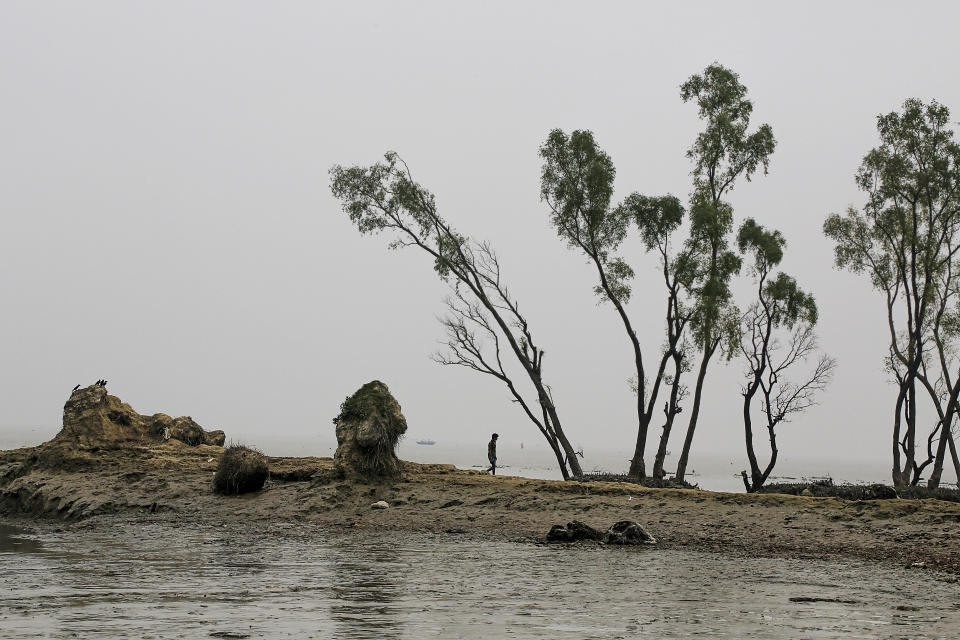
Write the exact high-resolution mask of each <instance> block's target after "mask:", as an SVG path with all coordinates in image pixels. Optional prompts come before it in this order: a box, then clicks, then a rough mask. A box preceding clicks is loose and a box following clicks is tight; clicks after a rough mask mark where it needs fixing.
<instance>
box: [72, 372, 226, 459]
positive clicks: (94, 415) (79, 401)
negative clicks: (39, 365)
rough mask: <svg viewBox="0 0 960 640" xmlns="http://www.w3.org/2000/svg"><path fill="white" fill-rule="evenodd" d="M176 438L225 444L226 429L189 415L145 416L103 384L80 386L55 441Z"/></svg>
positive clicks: (84, 442)
mask: <svg viewBox="0 0 960 640" xmlns="http://www.w3.org/2000/svg"><path fill="white" fill-rule="evenodd" d="M171 438H173V439H176V440H179V441H181V442H183V443H185V444H188V445H198V444H209V445H214V446H223V442H224V439H225V435H224V433H223V431H206V430H205V429H203V428H202V427H201V426H200V425H198V424H197V423H196V422H194V420H193V418H190V417H189V416H181V417H179V418H171V417H170V416H168V415H166V414H163V413H158V414H155V415H152V416H146V415H141V414H139V413H137V412H136V411H134V409H133V407H131V406H130V405H129V404H127V403H126V402H122V401H121V400H120V398H117V397H116V396H111V395H109V394H108V393H107V389H106V387H104V386H100V385H91V386H89V387H83V388H82V389H77V390H76V391H74V392H73V393H72V394H70V398H69V399H68V400H67V403H66V404H65V405H63V428H62V429H61V430H60V433H58V434H57V435H56V437H55V438H54V442H59V441H72V442H75V443H77V444H79V445H81V446H93V445H102V444H109V443H122V442H143V441H155V442H156V441H162V440H169V439H171Z"/></svg>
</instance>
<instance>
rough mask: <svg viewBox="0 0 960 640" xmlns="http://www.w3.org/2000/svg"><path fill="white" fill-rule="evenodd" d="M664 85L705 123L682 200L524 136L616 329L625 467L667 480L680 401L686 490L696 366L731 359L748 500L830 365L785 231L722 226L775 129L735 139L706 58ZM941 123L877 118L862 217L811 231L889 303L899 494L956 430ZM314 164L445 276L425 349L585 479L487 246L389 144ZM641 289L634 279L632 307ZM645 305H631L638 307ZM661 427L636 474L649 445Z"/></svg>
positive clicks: (551, 137) (700, 380) (580, 148)
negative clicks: (500, 398)
mask: <svg viewBox="0 0 960 640" xmlns="http://www.w3.org/2000/svg"><path fill="white" fill-rule="evenodd" d="M680 96H681V98H682V100H683V101H684V102H694V103H695V104H696V105H697V107H698V112H699V118H700V120H701V121H702V130H701V132H700V133H699V135H698V136H697V137H696V139H695V140H694V142H693V144H692V145H691V146H690V148H689V149H688V151H687V156H688V157H689V158H690V161H691V164H692V166H693V168H692V171H691V176H692V185H691V191H690V194H689V196H688V198H687V200H686V202H683V201H681V200H680V199H679V198H677V197H675V196H673V195H669V194H667V195H644V194H640V193H631V194H630V195H628V196H627V197H626V198H624V199H623V200H622V201H620V202H617V203H615V202H614V201H613V191H614V190H613V183H614V178H615V176H616V169H615V167H614V164H613V161H612V159H611V158H610V156H609V155H607V154H606V153H605V152H604V151H603V150H602V149H601V148H600V146H599V145H598V144H597V142H596V140H595V139H594V136H593V134H592V133H591V132H590V131H585V130H583V131H573V132H572V133H570V134H567V133H566V132H564V131H562V130H560V129H555V130H553V131H551V132H550V133H549V134H548V136H547V138H546V140H545V142H544V143H543V145H542V146H541V147H540V157H541V159H542V163H543V164H542V173H541V181H540V194H541V197H542V199H543V201H544V202H545V204H546V207H547V209H548V211H549V216H550V222H551V224H552V225H553V227H554V228H555V230H556V232H557V235H558V236H559V237H560V238H561V239H562V240H563V241H565V242H566V243H567V245H568V246H569V248H570V249H572V250H574V251H576V252H579V253H580V254H581V255H582V256H584V257H585V258H586V259H587V263H588V264H589V265H590V268H591V269H592V270H594V271H595V274H596V279H597V280H596V282H597V284H596V286H595V288H594V291H595V293H596V295H597V296H598V297H599V299H600V300H601V302H605V303H609V305H610V306H611V307H612V309H613V311H614V312H615V313H616V315H617V317H618V318H619V320H620V323H621V324H622V325H623V330H624V333H625V334H626V340H627V343H628V344H629V350H628V353H629V354H630V356H631V357H632V360H633V364H634V366H635V374H634V377H633V378H632V379H631V385H632V386H633V388H634V392H635V402H636V415H637V435H636V440H635V442H633V443H632V444H633V447H632V458H631V461H630V467H629V470H628V475H629V476H631V477H634V478H637V479H640V480H644V481H652V482H661V481H663V480H664V478H665V476H666V471H665V470H664V459H665V457H666V454H667V448H668V443H669V440H670V437H671V434H672V433H673V429H674V426H675V425H681V424H682V423H681V420H680V416H681V414H682V413H683V410H684V408H685V407H687V406H689V412H688V413H687V414H686V425H685V426H686V430H685V431H684V432H683V446H682V450H681V454H680V457H679V460H678V463H677V469H676V472H675V475H674V480H675V481H678V482H682V481H684V476H685V474H686V469H687V464H688V462H689V460H690V452H691V449H692V446H693V442H694V435H695V432H696V428H697V423H698V419H699V416H700V411H701V407H702V400H703V390H704V387H705V384H706V382H707V378H708V373H709V371H710V364H711V363H712V362H714V361H715V360H717V359H718V358H724V359H727V360H730V359H733V358H737V359H739V360H741V361H742V363H743V367H744V384H743V387H742V390H741V393H742V396H743V413H742V422H743V429H744V443H745V448H746V454H747V459H748V462H749V470H744V472H743V473H742V476H743V481H744V486H745V488H746V490H747V491H749V492H753V491H757V490H758V489H760V488H761V487H762V486H763V485H764V483H765V482H766V480H767V479H768V478H769V477H770V474H771V472H772V471H773V469H774V467H775V465H776V462H777V458H778V454H779V450H778V447H777V428H778V426H779V425H781V424H782V423H784V422H788V421H789V420H790V419H791V417H793V416H795V414H797V413H799V412H802V411H804V410H805V409H807V408H809V407H811V406H813V405H814V404H815V403H816V399H817V396H818V394H820V393H821V392H822V391H824V389H825V388H826V387H827V386H828V384H829V382H830V380H831V377H832V375H833V371H834V369H835V367H836V362H835V361H834V359H833V358H831V357H830V356H829V355H827V354H824V353H822V352H821V351H820V349H819V347H818V344H817V336H816V332H815V327H816V324H817V320H818V312H817V305H816V302H815V300H814V296H813V295H812V294H811V293H809V292H807V291H804V290H803V289H801V288H800V286H799V285H798V283H797V281H796V280H795V279H794V278H793V277H791V276H790V275H788V274H786V273H784V272H783V271H781V270H779V269H778V267H779V264H780V263H781V261H782V259H783V254H784V251H785V249H786V246H787V243H786V239H785V238H784V237H783V235H782V234H781V233H780V232H779V231H777V230H774V229H769V228H766V227H764V226H763V225H762V224H760V223H759V222H757V221H756V220H755V219H753V218H746V219H745V220H744V222H743V223H742V224H740V225H739V227H737V228H736V229H735V224H734V211H733V207H732V206H731V204H730V202H729V201H728V199H727V198H728V195H729V193H730V192H731V191H732V190H733V188H734V187H735V186H736V185H737V184H738V183H741V182H749V181H750V180H751V178H753V177H755V176H756V175H757V174H758V173H762V174H764V175H765V174H766V172H767V169H768V167H769V163H770V157H771V156H772V154H773V152H774V149H775V148H776V140H775V138H774V136H773V130H772V128H771V127H770V126H769V125H767V124H762V125H760V126H758V127H756V128H755V129H754V130H751V128H750V117H751V114H752V111H753V104H752V103H751V101H750V100H749V99H748V98H747V89H746V87H745V86H744V85H743V84H742V83H741V82H740V79H739V77H738V75H737V74H736V73H734V72H733V71H731V70H729V69H727V68H724V67H723V66H720V65H718V64H713V65H711V66H709V67H707V68H706V69H705V70H704V71H703V72H702V73H700V74H696V75H693V76H691V77H690V78H689V79H688V80H687V81H686V82H684V83H683V84H682V85H681V87H680ZM948 122H949V111H948V110H947V109H946V107H943V106H942V105H939V104H937V103H936V102H932V103H931V104H929V105H924V104H922V103H921V102H919V101H916V100H908V101H907V102H906V103H905V104H904V106H903V110H902V112H898V113H891V114H889V115H886V116H880V117H879V118H878V120H877V124H878V130H879V132H880V138H881V144H880V146H879V147H877V148H875V149H873V150H872V151H870V152H869V153H868V154H867V155H866V157H865V158H864V161H863V164H862V165H861V168H860V171H859V172H858V174H857V184H858V185H859V187H860V188H861V189H862V190H863V191H865V192H866V194H867V204H866V205H864V207H863V209H862V211H861V210H854V209H851V210H849V211H848V212H847V214H846V215H845V216H839V215H832V216H830V217H829V218H828V219H827V221H826V223H825V224H824V233H825V234H826V236H827V237H829V238H831V239H833V240H834V242H835V243H836V263H837V266H838V267H841V268H846V269H850V270H852V271H854V272H863V273H866V274H868V275H869V276H870V279H871V282H872V284H873V286H874V287H875V288H876V289H878V290H879V291H881V292H882V293H883V294H884V295H885V296H886V301H887V305H886V307H887V324H888V326H889V331H890V346H889V353H888V355H887V357H886V364H887V368H888V370H889V372H890V375H891V377H892V378H893V379H894V380H895V382H896V389H897V394H896V398H895V402H892V404H893V405H894V407H895V409H894V415H893V418H894V419H893V482H894V484H895V486H907V485H915V484H917V483H918V482H919V480H920V474H921V472H922V471H923V470H924V469H925V468H926V467H927V466H929V465H931V464H932V465H933V467H932V472H931V474H930V479H929V486H930V487H931V488H936V487H937V486H939V483H940V477H941V475H942V471H943V466H944V460H945V455H946V452H947V451H949V453H950V455H951V457H952V461H953V465H954V467H955V470H956V471H957V473H958V475H960V461H958V457H957V451H956V446H955V444H954V440H953V435H952V430H953V428H954V418H955V416H956V415H957V413H958V412H960V405H958V401H960V357H958V355H957V349H956V348H955V345H956V343H957V339H958V337H960V295H958V288H957V285H958V282H957V279H956V278H954V275H953V270H952V258H953V254H954V253H955V252H956V251H957V249H958V248H960V236H958V235H957V234H956V233H955V232H956V231H957V226H956V225H957V223H958V222H960V147H958V145H957V144H956V143H955V142H954V141H953V132H952V131H951V130H949V128H948ZM330 173H331V190H332V192H333V195H334V196H335V197H336V198H338V199H339V200H340V201H341V202H342V204H343V208H344V211H345V212H346V213H347V214H348V215H349V217H350V219H351V221H353V223H354V224H355V225H356V226H357V228H358V230H359V231H360V232H361V233H364V234H368V233H379V232H384V231H386V232H390V233H391V234H392V241H391V244H390V247H391V248H399V247H416V248H419V249H420V250H422V251H424V252H426V253H427V254H428V255H429V256H430V257H431V258H432V260H433V265H434V270H435V271H436V273H437V274H438V275H439V277H440V278H441V279H443V280H444V281H445V282H446V283H447V284H448V285H449V287H450V295H449V296H448V297H447V299H446V306H447V314H446V315H445V316H444V317H443V318H442V320H441V322H442V324H443V326H444V328H445V330H446V335H447V337H446V348H445V349H444V350H442V351H441V352H439V353H437V354H435V355H434V359H435V360H436V361H437V362H438V363H440V364H443V365H456V366H462V367H466V368H468V369H472V370H473V371H476V372H478V373H481V374H485V375H489V376H492V377H493V378H495V379H496V380H498V381H499V382H500V383H501V384H503V385H504V387H506V389H507V391H508V393H509V396H510V398H511V399H512V400H513V401H514V402H515V403H516V404H517V405H518V406H519V407H520V409H521V410H522V411H523V412H524V414H525V416H526V417H527V419H529V421H530V422H532V423H533V424H534V426H535V427H536V428H537V430H538V431H540V433H541V434H542V435H543V437H544V438H545V439H546V441H547V443H548V444H549V445H550V447H551V449H552V450H553V452H554V454H555V456H556V459H557V464H558V466H559V468H560V471H561V473H562V474H563V477H564V479H573V478H577V477H580V476H582V469H581V467H580V463H579V460H578V455H582V453H581V452H578V451H575V449H574V447H573V446H572V445H571V443H570V439H569V437H568V436H567V432H566V431H565V428H564V425H563V423H562V422H561V420H560V414H559V410H558V407H557V403H556V402H555V399H554V396H553V392H552V389H551V387H550V385H549V384H548V382H547V380H546V378H545V374H544V353H545V351H544V349H543V347H542V345H541V344H540V343H539V342H538V341H537V340H536V339H535V337H534V333H533V329H532V328H531V326H530V323H529V321H528V318H527V317H526V316H525V315H524V313H522V312H521V308H520V304H519V302H518V301H517V299H516V297H515V296H514V295H513V294H512V293H511V292H510V290H509V288H508V287H507V284H506V282H505V281H504V279H503V276H502V273H501V269H500V263H499V261H498V259H497V254H496V252H495V251H494V249H493V248H492V247H491V246H490V244H489V243H486V242H481V241H477V240H475V239H473V238H471V237H470V236H468V235H465V234H462V233H461V232H459V231H457V230H456V229H454V227H453V226H452V225H451V224H450V223H449V222H448V221H447V220H446V219H445V218H444V217H442V216H441V215H440V213H439V210H438V207H437V203H436V200H435V198H434V196H433V194H432V193H431V192H430V191H428V190H427V189H425V188H424V187H423V186H421V185H420V184H419V183H417V182H416V181H415V180H414V179H413V176H412V173H411V171H410V168H409V167H408V166H407V164H406V163H405V162H404V161H403V160H402V159H401V158H400V157H399V156H398V155H397V154H396V153H394V152H389V153H387V154H386V155H385V156H384V161H383V162H378V163H375V164H373V165H370V166H366V167H363V166H353V167H343V166H339V165H338V166H335V167H333V168H332V169H331V171H330ZM631 234H637V236H638V237H639V239H640V240H641V242H642V246H643V248H644V251H645V253H647V254H652V255H653V257H654V259H655V260H656V261H657V264H658V271H659V273H660V274H661V276H662V284H661V285H660V286H662V289H660V291H661V295H662V296H663V297H662V301H663V307H660V308H661V309H663V314H664V315H663V318H664V320H663V325H662V326H663V331H664V334H663V335H662V336H660V337H658V338H657V342H658V343H660V345H661V346H660V347H659V350H658V351H656V352H653V353H650V352H649V351H647V353H646V356H647V357H646V358H645V357H644V355H645V353H644V350H645V347H644V344H643V343H644V342H646V340H642V339H641V336H638V335H637V330H636V326H637V324H636V322H635V320H634V319H632V317H631V314H632V313H634V311H633V310H632V309H631V308H630V305H629V302H630V299H631V294H632V293H633V282H632V281H633V277H634V270H633V267H631V266H630V264H629V262H628V261H627V259H626V258H625V257H624V256H622V255H620V254H619V253H618V251H619V250H620V247H621V245H622V244H623V242H624V241H625V240H626V239H627V238H628V237H629V236H630V235H631ZM740 276H743V277H747V278H749V279H750V280H751V282H752V283H753V286H752V291H753V293H752V298H751V299H749V300H746V301H744V305H743V309H741V308H740V306H738V305H737V303H736V301H735V300H734V294H733V290H732V283H733V281H734V279H735V278H736V277H740ZM656 295H657V294H656V293H655V291H653V290H645V291H644V292H643V299H644V300H645V301H649V300H651V299H655V297H656ZM653 308H654V307H653V306H651V305H644V311H646V312H649V311H650V310H651V309H653ZM694 371H695V372H696V375H695V377H694ZM691 382H692V389H691ZM924 397H925V398H926V399H927V400H928V401H929V402H930V403H931V404H932V406H933V409H934V411H935V414H936V418H937V420H936V424H935V425H934V426H933V427H932V429H931V430H930V431H929V435H928V436H927V437H926V439H925V441H923V437H922V435H920V434H919V431H918V429H920V428H921V426H920V425H918V423H917V408H918V403H919V402H920V401H921V400H922V399H923V398H924ZM661 401H662V403H663V405H662V408H661ZM658 408H660V411H659V412H658ZM659 415H662V418H658V416H659ZM661 420H662V422H660V421H661ZM658 424H659V426H660V432H659V434H660V437H659V441H658V442H657V443H656V445H657V446H656V450H655V452H654V454H653V467H652V468H651V469H650V470H649V471H648V468H647V466H646V460H647V457H648V451H647V441H648V439H650V438H651V433H652V432H654V429H655V426H656V425H658ZM652 425H653V428H652ZM757 429H759V431H760V432H761V433H762V431H763V430H765V431H766V434H765V435H766V438H765V440H766V444H765V447H766V453H764V454H761V453H760V452H759V451H758V447H759V446H760V445H759V443H758V442H757V440H756V438H755V433H754V432H755V430H757ZM924 445H925V446H924Z"/></svg>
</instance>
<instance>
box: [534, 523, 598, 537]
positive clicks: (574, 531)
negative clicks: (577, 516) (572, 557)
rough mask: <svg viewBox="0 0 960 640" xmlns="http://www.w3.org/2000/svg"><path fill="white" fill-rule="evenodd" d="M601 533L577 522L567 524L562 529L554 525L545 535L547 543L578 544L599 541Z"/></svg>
mask: <svg viewBox="0 0 960 640" xmlns="http://www.w3.org/2000/svg"><path fill="white" fill-rule="evenodd" d="M602 538H603V533H601V532H600V531H598V530H597V529H594V528H593V527H591V526H590V525H588V524H584V523H582V522H580V521H579V520H574V521H573V522H568V523H567V526H566V527H564V526H562V525H559V524H555V525H553V526H552V527H551V528H550V532H549V533H547V542H580V541H581V540H598V541H599V540H600V539H602Z"/></svg>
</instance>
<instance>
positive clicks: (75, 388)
mask: <svg viewBox="0 0 960 640" xmlns="http://www.w3.org/2000/svg"><path fill="white" fill-rule="evenodd" d="M79 388H80V385H77V386H75V387H74V388H73V389H72V390H71V391H70V393H73V392H74V391H76V390H77V389H79Z"/></svg>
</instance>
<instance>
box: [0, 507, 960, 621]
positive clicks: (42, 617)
mask: <svg viewBox="0 0 960 640" xmlns="http://www.w3.org/2000/svg"><path fill="white" fill-rule="evenodd" d="M258 527H259V528H258ZM935 577H936V576H933V575H931V574H929V573H924V572H919V571H915V570H913V571H912V570H908V569H900V568H892V569H891V568H889V567H885V568H878V567H876V566H873V565H867V564H861V563H857V562H845V563H825V562H815V561H785V560H770V559H757V558H754V559H747V560H743V559H734V558H729V557H726V556H722V555H714V554H698V553H689V552H679V551H661V550H657V549H651V548H643V549H607V548H598V547H582V548H572V549H571V548H556V547H546V546H536V545H532V544H521V543H507V542H490V541H483V540H476V539H471V538H467V537H465V536H456V535H449V534H448V535H443V536H433V535H428V534H416V535H411V534H397V533H393V532H382V531H381V532H357V533H355V534H347V533H330V532H328V531H324V530H321V529H317V528H314V527H309V526H301V525H277V524H273V525H263V526H262V527H261V526H260V525H250V526H244V527H241V526H237V525H229V526H212V525H196V524H184V525H177V524H171V523H169V522H153V523H147V524H129V523H126V524H114V523H98V524H96V525H93V526H89V525H88V526H86V527H85V528H71V529H69V530H62V531H59V532H48V533H40V534H26V533H24V532H22V531H19V530H17V529H14V528H12V527H10V526H5V525H2V524H0V630H2V631H0V635H2V636H3V637H4V638H48V637H52V638H73V637H80V638H116V637H135V638H245V637H249V638H285V637H292V638H363V639H366V638H377V639H390V638H487V639H495V638H551V639H561V638H577V639H583V638H604V639H611V638H690V637H724V638H834V637H843V638H956V637H957V636H958V634H960V585H958V584H949V583H945V582H939V581H936V580H935ZM791 598H813V599H821V600H820V601H814V602H801V601H794V600H791ZM898 606H906V607H907V609H905V610H904V609H897V607H898Z"/></svg>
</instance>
